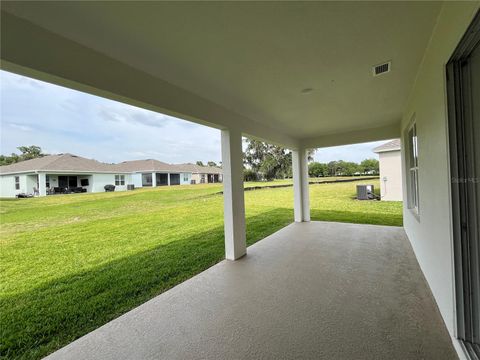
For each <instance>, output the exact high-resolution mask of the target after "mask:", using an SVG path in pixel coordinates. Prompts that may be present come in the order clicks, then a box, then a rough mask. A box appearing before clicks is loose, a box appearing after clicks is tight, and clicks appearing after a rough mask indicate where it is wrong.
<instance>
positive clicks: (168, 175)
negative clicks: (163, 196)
mask: <svg viewBox="0 0 480 360" xmlns="http://www.w3.org/2000/svg"><path fill="white" fill-rule="evenodd" d="M167 185H168V186H170V173H168V174H167Z"/></svg>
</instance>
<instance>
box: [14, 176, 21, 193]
mask: <svg viewBox="0 0 480 360" xmlns="http://www.w3.org/2000/svg"><path fill="white" fill-rule="evenodd" d="M14 181H15V190H20V176H16V175H15V179H14Z"/></svg>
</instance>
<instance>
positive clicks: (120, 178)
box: [115, 174, 125, 186]
mask: <svg viewBox="0 0 480 360" xmlns="http://www.w3.org/2000/svg"><path fill="white" fill-rule="evenodd" d="M115 186H125V175H121V174H117V175H115Z"/></svg>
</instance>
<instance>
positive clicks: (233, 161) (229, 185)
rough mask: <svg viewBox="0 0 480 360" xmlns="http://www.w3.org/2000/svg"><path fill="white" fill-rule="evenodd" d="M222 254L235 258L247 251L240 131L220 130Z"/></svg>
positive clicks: (228, 257)
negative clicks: (223, 247)
mask: <svg viewBox="0 0 480 360" xmlns="http://www.w3.org/2000/svg"><path fill="white" fill-rule="evenodd" d="M222 166H223V203H224V223H225V256H226V258H227V259H228V260H236V259H239V258H241V257H242V256H244V255H245V254H246V253H247V242H246V234H245V200H244V197H243V151H242V133H241V132H240V131H239V130H222Z"/></svg>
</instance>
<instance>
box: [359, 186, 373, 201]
mask: <svg viewBox="0 0 480 360" xmlns="http://www.w3.org/2000/svg"><path fill="white" fill-rule="evenodd" d="M373 198H374V196H373V185H357V199H358V200H370V199H373Z"/></svg>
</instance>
